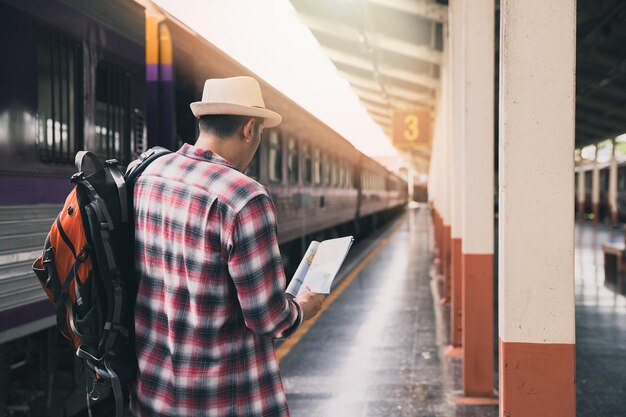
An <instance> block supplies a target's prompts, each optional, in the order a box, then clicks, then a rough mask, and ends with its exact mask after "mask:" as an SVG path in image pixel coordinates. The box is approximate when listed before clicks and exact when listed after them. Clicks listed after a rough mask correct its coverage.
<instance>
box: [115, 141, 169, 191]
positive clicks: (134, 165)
mask: <svg viewBox="0 0 626 417" xmlns="http://www.w3.org/2000/svg"><path fill="white" fill-rule="evenodd" d="M169 153H172V151H170V150H169V149H165V148H162V147H161V146H155V147H154V148H150V149H148V150H147V151H145V152H144V153H142V154H141V155H139V158H137V159H135V160H134V161H133V162H131V163H130V164H128V168H127V169H126V183H127V184H131V186H132V185H134V184H135V181H137V178H139V176H140V175H141V173H142V172H143V171H144V170H145V169H146V168H147V167H148V165H150V164H151V163H152V161H154V160H155V159H157V158H160V157H161V156H163V155H167V154H169Z"/></svg>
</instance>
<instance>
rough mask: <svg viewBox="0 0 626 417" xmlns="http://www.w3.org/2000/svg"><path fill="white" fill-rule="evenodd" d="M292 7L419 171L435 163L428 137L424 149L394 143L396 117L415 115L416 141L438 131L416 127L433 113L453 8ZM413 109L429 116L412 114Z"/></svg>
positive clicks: (332, 1) (388, 2)
mask: <svg viewBox="0 0 626 417" xmlns="http://www.w3.org/2000/svg"><path fill="white" fill-rule="evenodd" d="M290 1H291V3H292V4H293V6H294V8H295V9H296V11H297V13H298V17H299V18H300V20H301V21H302V22H303V24H305V25H306V26H307V27H308V28H309V29H310V30H311V32H312V33H313V35H314V36H315V37H316V38H317V40H318V42H319V43H320V45H321V47H322V49H323V50H324V53H325V54H326V55H327V56H328V58H330V60H331V61H332V62H333V63H334V64H335V66H336V67H337V69H338V70H339V73H340V76H342V77H343V78H344V79H346V80H347V81H348V82H349V83H350V85H351V87H352V88H353V90H354V91H355V92H356V94H357V95H358V96H359V98H360V101H361V103H362V104H363V106H364V107H365V108H366V109H367V111H368V113H369V115H370V116H371V117H372V119H373V120H374V121H375V122H376V123H377V124H378V125H379V126H380V127H381V128H382V129H383V131H384V132H385V133H386V134H387V136H388V137H389V138H390V139H392V141H393V142H394V145H395V146H396V147H398V148H399V149H400V150H401V151H406V152H407V153H410V154H412V156H413V157H415V158H416V159H418V160H420V161H419V162H420V163H419V164H418V165H421V166H422V167H424V166H425V165H427V163H428V160H429V159H430V143H424V142H425V141H426V138H423V139H422V141H421V142H422V144H421V145H419V146H404V147H403V146H402V144H401V143H400V145H399V142H398V141H397V140H396V139H397V138H395V139H394V128H393V126H394V114H396V119H397V117H398V114H400V116H401V117H405V118H407V117H408V118H407V121H408V124H407V125H406V126H405V128H404V130H405V131H406V132H407V135H408V139H409V142H411V141H413V142H414V143H417V141H418V139H419V138H418V137H417V136H418V132H420V133H426V134H428V135H430V133H431V132H432V127H431V126H429V128H427V129H425V128H421V129H417V128H416V126H414V125H413V124H412V122H411V121H415V123H417V122H418V121H421V118H422V117H424V120H426V119H428V118H431V117H432V114H433V107H434V105H435V99H436V90H437V88H438V86H439V74H440V65H441V58H442V49H443V38H442V30H443V23H444V22H445V21H446V20H447V17H448V9H447V6H446V5H445V3H447V2H446V1H440V2H436V1H434V0H433V1H415V0H314V1H313V0H290ZM411 111H418V112H421V113H420V114H418V115H416V116H412V115H409V116H406V114H407V112H411ZM424 115H428V116H427V117H426V116H424ZM395 130H396V131H398V129H397V128H396V129H395ZM396 136H397V135H396ZM405 142H406V141H405ZM409 145H412V143H409Z"/></svg>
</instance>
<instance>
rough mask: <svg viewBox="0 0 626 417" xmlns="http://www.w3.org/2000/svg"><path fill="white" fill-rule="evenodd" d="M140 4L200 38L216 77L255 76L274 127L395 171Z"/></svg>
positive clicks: (171, 18) (206, 42)
mask: <svg viewBox="0 0 626 417" xmlns="http://www.w3.org/2000/svg"><path fill="white" fill-rule="evenodd" d="M140 4H142V5H143V6H144V7H154V8H155V9H156V10H157V11H158V12H159V13H161V14H162V15H163V16H164V17H165V18H166V19H167V21H168V22H169V23H171V24H172V25H173V26H168V28H169V29H170V30H172V31H176V33H177V34H179V35H180V34H183V35H184V34H185V33H186V34H187V35H188V36H191V37H192V38H194V39H196V40H197V41H198V42H201V43H202V44H203V46H204V47H205V49H203V55H204V56H210V57H211V64H210V65H211V72H212V73H213V74H214V75H215V76H218V77H231V76H236V75H249V76H251V77H254V78H256V79H257V80H258V81H259V83H260V84H261V90H262V92H263V98H264V100H265V102H266V105H267V107H268V108H270V109H272V110H274V111H276V112H278V113H280V114H281V115H282V116H283V121H282V123H281V124H280V125H279V126H278V129H279V130H280V129H281V128H282V129H287V130H289V131H290V132H293V133H294V134H295V135H297V136H298V137H305V138H306V137H318V138H322V141H323V142H328V143H331V142H332V143H333V146H334V147H336V150H337V151H338V152H340V153H342V154H343V155H344V156H345V157H348V158H349V155H350V154H353V155H357V154H358V155H359V156H360V157H361V158H366V159H367V160H368V161H370V163H372V164H375V165H377V166H380V167H381V168H383V169H385V170H386V171H387V172H389V173H390V174H392V175H397V174H395V173H393V172H392V171H390V170H389V169H387V168H386V167H385V166H383V165H381V164H380V163H379V162H377V161H375V160H374V159H373V158H370V157H369V156H367V155H365V154H364V153H363V152H361V151H359V150H358V149H356V147H354V145H353V144H352V143H350V142H349V141H348V140H347V139H346V138H344V137H343V136H342V135H341V134H340V133H338V132H337V131H336V130H334V129H333V128H331V127H330V126H328V125H327V124H326V123H324V122H323V121H322V120H320V119H319V118H318V117H316V116H315V115H313V114H312V113H311V112H309V111H308V110H306V109H305V108H304V107H302V106H301V105H300V104H298V103H296V102H295V101H294V100H292V99H291V98H289V97H288V96H286V95H285V94H283V93H282V92H281V91H280V90H278V89H277V88H275V87H274V86H272V85H271V84H270V83H268V82H267V81H265V80H264V79H263V78H261V77H259V76H258V75H257V74H255V73H254V72H253V71H252V70H250V69H249V68H247V67H246V66H244V65H243V64H241V63H240V62H239V61H237V60H235V59H234V58H233V57H231V56H230V55H228V54H227V53H226V52H224V51H223V50H222V49H220V48H219V47H217V46H216V45H215V44H213V43H211V42H210V41H209V40H208V39H206V38H204V37H203V36H202V35H200V34H199V33H197V32H196V31H194V30H193V29H192V28H190V27H189V26H187V25H186V24H185V23H184V22H182V21H181V20H179V19H177V18H176V17H174V16H172V15H171V14H170V13H168V12H167V11H166V10H164V9H163V8H161V7H160V6H158V5H157V4H154V3H153V2H150V1H145V2H144V1H140ZM176 46H177V47H182V48H191V49H190V51H191V50H193V52H194V53H195V54H196V55H198V53H197V50H194V49H193V45H189V44H180V45H179V44H176Z"/></svg>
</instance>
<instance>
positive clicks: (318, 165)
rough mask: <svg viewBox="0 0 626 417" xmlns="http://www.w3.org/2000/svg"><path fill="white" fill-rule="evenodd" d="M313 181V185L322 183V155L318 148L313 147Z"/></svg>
mask: <svg viewBox="0 0 626 417" xmlns="http://www.w3.org/2000/svg"><path fill="white" fill-rule="evenodd" d="M313 183H314V184H315V185H320V184H321V183H322V157H321V154H320V148H315V149H313Z"/></svg>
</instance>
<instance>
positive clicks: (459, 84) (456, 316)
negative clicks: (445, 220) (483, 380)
mask: <svg viewBox="0 0 626 417" xmlns="http://www.w3.org/2000/svg"><path fill="white" fill-rule="evenodd" d="M464 3H465V0H454V1H451V2H450V3H449V6H448V16H449V17H448V22H449V25H450V26H449V27H450V53H451V55H450V57H451V59H450V62H451V64H452V65H451V66H450V73H451V86H452V95H451V96H452V107H451V109H452V131H451V132H450V133H451V135H450V137H451V139H452V143H451V147H450V150H451V152H452V161H451V162H452V164H451V167H450V168H451V171H452V197H451V204H452V218H451V223H452V224H451V241H450V246H451V248H450V250H451V265H452V268H451V272H452V274H451V280H450V282H451V293H450V295H451V299H450V320H451V323H450V344H451V346H452V350H449V351H448V352H449V353H453V354H460V353H461V351H460V348H461V344H462V333H463V322H462V320H463V291H462V285H463V284H462V276H461V246H462V240H463V239H462V232H463V216H462V211H463V210H462V204H463V200H462V193H463V187H462V185H463V184H462V181H461V170H462V164H463V152H464V149H463V135H464V120H465V108H464V89H465V86H464V83H465V62H464V61H465V45H464V29H463V26H464V18H463V12H464V11H463V7H464V6H463V4H464Z"/></svg>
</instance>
